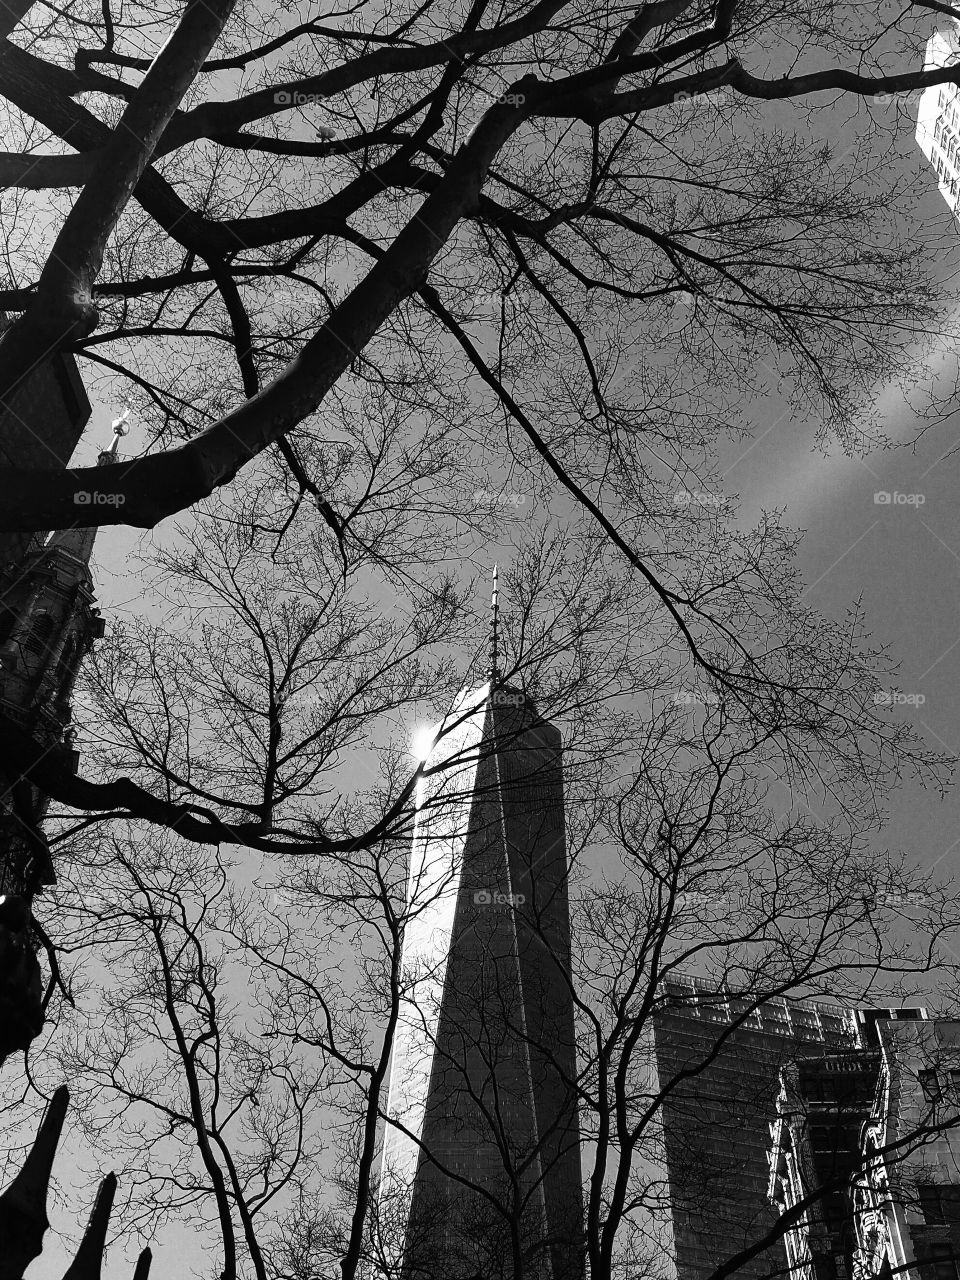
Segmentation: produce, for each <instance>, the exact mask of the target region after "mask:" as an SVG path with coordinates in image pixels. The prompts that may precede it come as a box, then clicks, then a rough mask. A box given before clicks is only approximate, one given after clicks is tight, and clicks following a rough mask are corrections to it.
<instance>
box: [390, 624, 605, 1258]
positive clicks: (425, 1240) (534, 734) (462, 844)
mask: <svg viewBox="0 0 960 1280" xmlns="http://www.w3.org/2000/svg"><path fill="white" fill-rule="evenodd" d="M494 634H495V627H494ZM492 648H493V653H492V655H491V663H490V668H491V670H490V676H491V678H490V679H489V680H488V682H487V683H486V684H484V685H482V686H481V687H480V688H478V689H473V690H470V691H466V692H464V693H462V694H461V695H460V698H459V699H458V701H457V703H456V705H455V706H454V708H453V710H452V712H451V713H450V715H449V716H448V717H447V719H446V721H445V722H444V723H443V725H442V726H440V727H439V728H438V730H437V732H436V734H435V735H434V737H435V741H434V744H433V745H432V747H431V748H430V750H429V753H428V754H427V758H426V761H425V773H426V775H427V776H426V777H425V778H424V780H423V782H422V784H421V790H420V794H419V797H418V814H417V819H416V826H415V831H414V837H413V846H412V850H411V858H410V873H409V884H408V903H409V906H410V908H411V912H412V914H411V916H410V919H409V921H408V924H407V927H406V931H405V934H404V941H403V956H402V981H403V984H404V989H403V1002H402V1008H401V1014H400V1020H399V1024H398V1028H397V1034H396V1040H395V1047H394V1057H393V1064H392V1073H391V1079H390V1095H389V1101H388V1117H389V1119H388V1123H387V1128H386V1132H385V1137H384V1154H383V1176H382V1179H381V1194H380V1208H381V1222H382V1223H384V1224H389V1223H391V1222H392V1223H394V1224H396V1228H395V1229H396V1234H397V1236H399V1237H402V1240H401V1239H397V1241H396V1244H397V1254H398V1255H402V1259H403V1274H404V1276H405V1277H408V1278H409V1280H441V1277H442V1280H507V1278H512V1277H514V1276H515V1275H517V1274H519V1273H520V1272H522V1275H523V1276H524V1277H528V1278H529V1280H580V1277H582V1275H583V1260H582V1235H583V1225H582V1223H583V1197H582V1187H581V1175H580V1138H579V1126H578V1121H577V1108H576V1093H575V1081H576V1053H575V1045H574V1018H573V998H572V988H571V975H570V922H569V912H568V900H567V857H566V849H565V832H564V812H563V781H562V767H561V741H560V734H559V732H558V731H557V729H556V728H554V727H553V726H552V725H550V724H549V723H547V722H546V721H545V720H543V719H542V718H541V717H540V716H539V715H538V713H537V711H536V708H535V707H534V705H533V703H532V701H531V700H530V699H529V698H528V697H526V695H525V694H524V693H523V692H522V691H521V690H520V689H517V688H515V687H513V686H511V685H505V684H502V683H501V682H500V680H499V673H498V670H497V666H498V662H497V654H496V645H495V643H494V644H493V646H492ZM387 1230H388V1231H389V1226H388V1227H387Z"/></svg>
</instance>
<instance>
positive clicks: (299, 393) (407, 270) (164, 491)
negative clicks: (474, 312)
mask: <svg viewBox="0 0 960 1280" xmlns="http://www.w3.org/2000/svg"><path fill="white" fill-rule="evenodd" d="M528 86H529V82H528V81H527V80H521V81H519V82H518V84H517V85H516V86H515V88H516V90H517V92H516V93H512V94H510V95H507V96H509V97H510V98H511V99H512V101H511V102H506V101H504V102H500V103H496V104H494V106H492V107H491V108H490V109H489V111H488V112H487V113H486V115H485V116H484V117H483V120H482V121H481V124H480V125H479V126H478V127H477V129H476V130H475V131H474V133H473V135H472V137H471V139H470V141H469V142H468V143H467V144H466V145H465V146H464V147H463V148H461V150H460V152H459V153H458V154H457V157H456V159H455V160H454V162H453V164H452V165H451V166H450V170H449V172H448V173H447V174H446V175H445V176H444V178H443V181H442V182H441V183H439V184H438V186H437V189H436V190H435V191H434V192H433V193H432V194H431V195H430V196H429V197H428V198H427V199H426V200H425V201H424V203H423V204H422V206H421V207H420V209H419V210H418V211H417V212H416V213H415V214H414V216H413V217H412V218H411V219H410V220H409V221H408V222H407V224H406V226H405V227H404V228H403V230H402V231H401V232H400V233H399V235H398V236H397V237H396V239H395V240H394V241H393V243H392V244H391V246H390V248H389V249H387V250H386V252H385V253H384V254H383V257H382V258H381V259H380V260H379V261H378V262H377V263H376V264H375V265H374V266H373V267H372V268H371V270H370V271H369V272H368V273H367V275H366V276H365V277H364V279H363V280H361V281H360V283H359V284H357V285H356V286H355V287H354V289H353V290H352V291H351V292H350V294H349V295H348V296H347V297H346V298H345V299H344V301H343V302H342V303H341V304H340V305H339V306H338V307H337V308H336V310H335V311H334V312H333V314H332V315H331V316H330V318H329V319H328V320H327V322H326V323H325V324H324V325H323V326H322V327H321V329H320V330H319V331H318V332H317V333H316V334H315V335H314V336H313V337H312V338H311V339H310V340H309V341H308V342H307V343H306V345H305V346H304V348H303V350H302V352H301V353H300V355H299V356H298V357H297V358H296V359H295V360H293V361H291V363H290V364H289V365H288V366H287V368H286V369H285V370H284V371H283V373H281V374H280V375H279V377H277V378H276V379H275V380H274V381H273V382H272V383H271V384H270V385H269V386H267V387H266V388H264V390H263V391H262V392H260V394H259V395H257V396H255V397H253V398H252V399H250V400H247V401H246V402H245V403H244V404H242V405H241V406H240V407H239V408H238V409H236V410H234V411H233V413H230V414H228V415H227V416H226V417H224V418H222V419H221V420H220V421H219V422H217V423H215V424H214V425H213V426H212V427H210V428H208V429H207V430H206V431H205V432H203V433H202V434H201V435H199V436H197V437H196V438H195V439H193V440H190V441H188V442H187V443H186V444H184V445H181V446H179V447H178V448H175V449H170V450H167V451H166V452H164V453H160V454H155V455H154V456H152V457H148V458H141V459H138V460H136V461H133V462H122V463H113V464H111V465H109V466H105V467H95V468H86V469H79V470H69V471H63V472H52V473H51V472H49V471H42V472H41V471H38V472H31V471H19V470H16V469H13V468H0V486H3V487H4V488H5V490H6V492H7V493H9V494H10V500H9V501H8V502H5V503H4V507H3V510H2V511H0V529H19V530H29V529H38V530H42V529H51V528H68V527H76V526H89V525H102V524H130V525H135V526H137V527H140V528H152V527H153V526H154V525H156V524H157V523H159V521H160V520H162V519H164V518H165V517H166V516H169V515H173V514H174V513H175V512H177V511H182V510H184V509H185V508H186V507H188V506H192V505H193V504H194V503H195V502H198V501H200V500H201V499H202V498H205V497H208V496H209V495H210V494H211V493H213V491H214V490H215V489H216V488H218V487H219V486H221V485H223V484H226V483H228V482H229V481H230V480H232V479H233V477H234V476H235V475H236V473H237V472H238V471H239V469H240V468H241V467H242V466H243V465H244V464H245V463H246V462H249V461H250V459H251V458H254V457H256V455H257V454H258V453H260V452H261V451H262V450H263V449H265V448H266V447H267V445H269V444H272V443H273V442H274V441H276V440H278V439H279V438H280V437H281V436H282V435H284V434H285V433H286V432H287V431H289V430H290V429H291V427H294V426H296V425H297V423H299V422H302V421H303V419H304V418H305V417H307V416H308V414H310V413H312V412H314V411H315V410H316V409H317V408H318V406H319V405H320V403H321V402H322V400H323V398H324V396H325V395H326V393H327V392H328V391H329V390H330V388H331V387H332V386H333V385H334V383H335V382H336V381H337V379H338V378H339V377H340V375H341V374H342V373H343V371H344V370H345V369H346V368H347V367H348V366H349V365H350V363H351V361H353V360H354V359H355V358H356V357H357V356H358V355H359V354H360V352H361V351H362V350H363V348H364V347H365V346H366V344H367V343H368V342H369V341H370V339H371V338H372V337H373V335H374V334H375V333H376V332H377V330H378V329H379V328H380V326H381V324H382V323H383V321H384V320H385V319H386V318H387V317H388V316H389V315H390V314H391V313H392V312H393V310H394V309H395V307H396V306H397V305H398V303H400V302H401V301H402V300H403V299H405V298H407V297H409V295H410V294H411V293H412V292H413V291H414V290H415V289H416V288H417V287H418V286H419V285H420V283H421V282H422V280H423V279H424V277H425V276H426V274H427V271H428V269H429V267H430V264H431V262H432V261H433V260H434V258H435V257H436V255H437V254H438V253H439V251H440V249H441V248H442V247H443V245H444V244H445V243H446V241H447V239H448V238H449V236H450V234H451V232H452V231H453V229H454V227H455V226H456V225H457V223H458V222H459V221H460V219H461V218H462V217H464V216H465V215H467V214H468V213H470V212H472V211H473V210H474V209H475V208H476V206H477V201H478V200H479V197H480V188H481V186H482V184H483V180H484V178H485V176H486V173H487V170H488V169H489V166H490V164H491V163H492V161H493V159H494V157H495V156H496V154H497V153H498V151H499V150H500V148H501V147H502V145H503V143H504V142H505V141H506V140H507V138H509V137H510V135H511V134H512V133H513V132H514V130H515V129H516V127H517V125H518V124H519V123H520V122H521V121H522V119H523V118H524V116H525V107H524V105H523V102H524V99H525V94H524V93H523V90H524V89H526V88H527V87H528ZM516 99H519V101H514V100H516ZM4 341H6V339H5V340H4ZM2 349H3V348H2V345H0V353H2ZM78 493H79V494H81V495H91V497H89V498H87V497H81V498H80V499H79V500H78V498H77V494H78ZM96 495H103V496H102V497H98V496H96Z"/></svg>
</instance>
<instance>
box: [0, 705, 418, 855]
mask: <svg viewBox="0 0 960 1280" xmlns="http://www.w3.org/2000/svg"><path fill="white" fill-rule="evenodd" d="M0 765H2V767H3V770H4V772H5V773H6V775H7V776H8V777H10V778H14V779H17V780H23V779H26V780H28V781H29V782H30V783H32V784H33V786H35V787H39V788H40V790H41V791H42V792H43V793H44V794H45V795H48V796H50V797H51V798H52V799H54V800H57V801H58V802H59V803H60V804H64V805H68V806H69V807H70V808H71V809H79V810H86V811H103V812H105V813H107V812H109V813H110V814H111V816H113V817H120V816H126V817H131V818H139V819H141V820H142V821H144V822H150V823H152V824H154V825H155V826H159V827H165V828H167V829H168V830H170V831H175V832H176V833H177V834H178V835H180V836H182V837H183V838H184V839H185V840H189V841H191V842H192V843H194V844H205V845H220V844H236V845H245V846H246V847H247V848H250V849H260V850H261V851H263V852H264V853H291V854H293V853H295V854H303V855H308V854H321V853H354V852H356V851H357V850H359V849H366V848H370V847H371V846H373V845H375V844H377V843H379V842H380V841H381V840H383V839H384V837H385V836H387V835H388V834H392V833H394V832H396V831H403V830H406V828H407V826H408V814H407V809H408V806H409V802H410V798H411V796H412V795H413V793H414V791H415V789H416V784H417V781H418V780H419V778H420V776H421V769H418V770H417V771H416V773H415V774H414V775H413V777H412V778H411V779H410V780H409V781H408V782H407V783H406V785H405V786H404V787H403V788H402V790H401V791H400V794H399V796H398V797H397V799H396V800H395V801H394V803H393V804H392V805H391V806H390V808H389V809H388V810H387V812H386V813H385V814H384V816H383V817H382V818H381V819H380V820H379V821H378V822H376V823H375V824H374V825H373V826H372V827H371V828H370V829H369V830H368V831H365V832H364V833H363V834H362V835H359V836H356V837H350V838H347V839H343V840H317V839H314V838H312V837H311V836H310V835H308V834H306V833H305V834H304V836H303V838H302V839H299V838H291V839H285V840H280V839H276V838H271V837H270V836H266V835H263V834H262V832H263V826H262V824H261V823H259V822H239V823H231V822H226V821H224V820H223V819H221V818H220V817H219V816H218V815H217V814H215V813H212V812H211V811H210V810H209V809H202V808H200V807H199V806H197V805H186V804H175V803H173V802H172V801H169V800H162V799H160V798H159V797H158V796H154V795H151V793H150V792H149V791H145V790H144V789H143V788H142V787H140V786H138V785H137V783H135V782H134V781H132V779H130V778H115V779H114V780H113V781H112V782H90V781H89V780H88V779H86V778H81V777H78V776H77V775H76V774H75V773H73V772H72V758H71V757H70V756H69V755H68V754H67V753H66V752H64V751H59V750H51V749H49V748H45V747H42V746H40V745H39V744H38V743H37V742H35V741H34V739H33V738H32V737H31V736H30V734H28V733H27V732H25V730H24V729H22V728H21V726H20V725H18V724H17V722H16V721H15V720H12V719H10V717H8V716H5V715H3V714H0Z"/></svg>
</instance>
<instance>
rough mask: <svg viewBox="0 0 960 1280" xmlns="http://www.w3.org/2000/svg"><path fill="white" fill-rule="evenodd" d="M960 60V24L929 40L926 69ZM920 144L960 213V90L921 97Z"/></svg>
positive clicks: (943, 88) (951, 87)
mask: <svg viewBox="0 0 960 1280" xmlns="http://www.w3.org/2000/svg"><path fill="white" fill-rule="evenodd" d="M958 60H960V24H956V23H949V24H947V25H946V26H945V27H944V28H943V29H942V30H941V31H935V32H934V33H933V35H932V36H931V37H930V39H929V40H928V41H927V55H926V58H925V59H924V64H923V65H924V70H926V71H931V70H933V69H935V68H937V67H949V66H951V65H952V64H953V63H955V62H957V61H958ZM917 142H918V143H919V145H920V150H921V151H922V152H923V154H924V155H925V156H926V157H927V159H928V160H929V161H930V163H931V165H932V166H933V168H934V169H935V170H936V173H937V182H938V184H939V186H940V194H941V195H942V196H943V198H944V200H946V202H947V204H948V205H949V206H950V208H951V209H952V210H953V212H954V213H956V212H957V204H958V202H960V155H958V151H957V149H958V146H960V89H958V88H957V86H956V85H955V84H940V85H932V86H931V87H930V88H929V89H924V91H923V93H922V94H921V95H920V107H919V110H918V112H917Z"/></svg>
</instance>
